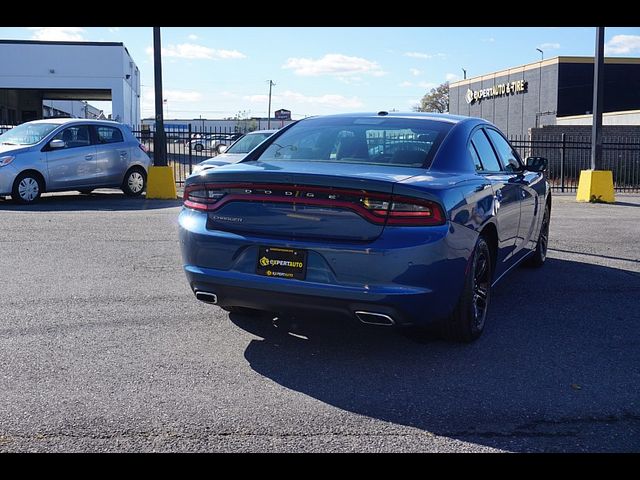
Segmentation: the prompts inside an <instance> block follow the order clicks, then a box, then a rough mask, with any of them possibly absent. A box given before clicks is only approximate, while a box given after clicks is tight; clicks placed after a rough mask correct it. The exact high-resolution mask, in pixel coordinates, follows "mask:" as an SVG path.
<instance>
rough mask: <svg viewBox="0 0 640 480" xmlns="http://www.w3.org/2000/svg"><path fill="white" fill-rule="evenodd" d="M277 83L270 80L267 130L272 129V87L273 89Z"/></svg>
mask: <svg viewBox="0 0 640 480" xmlns="http://www.w3.org/2000/svg"><path fill="white" fill-rule="evenodd" d="M274 85H275V83H273V80H269V112H268V113H267V129H270V128H271V87H273V86H274Z"/></svg>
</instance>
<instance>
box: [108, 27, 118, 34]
mask: <svg viewBox="0 0 640 480" xmlns="http://www.w3.org/2000/svg"><path fill="white" fill-rule="evenodd" d="M107 30H109V33H118V32H119V31H120V27H108V28H107Z"/></svg>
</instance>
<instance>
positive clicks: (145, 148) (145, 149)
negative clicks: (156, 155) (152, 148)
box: [138, 143, 149, 153]
mask: <svg viewBox="0 0 640 480" xmlns="http://www.w3.org/2000/svg"><path fill="white" fill-rule="evenodd" d="M138 146H139V147H140V150H142V151H143V152H144V153H149V149H148V148H147V147H145V146H144V145H143V144H141V143H139V144H138Z"/></svg>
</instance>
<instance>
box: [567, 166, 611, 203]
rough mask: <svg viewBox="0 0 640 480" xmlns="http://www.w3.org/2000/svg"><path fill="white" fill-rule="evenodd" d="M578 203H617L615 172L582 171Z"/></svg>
mask: <svg viewBox="0 0 640 480" xmlns="http://www.w3.org/2000/svg"><path fill="white" fill-rule="evenodd" d="M576 201H577V202H603V203H615V201H616V198H615V195H614V193H613V172H611V170H582V171H581V172H580V181H579V182H578V194H577V195H576Z"/></svg>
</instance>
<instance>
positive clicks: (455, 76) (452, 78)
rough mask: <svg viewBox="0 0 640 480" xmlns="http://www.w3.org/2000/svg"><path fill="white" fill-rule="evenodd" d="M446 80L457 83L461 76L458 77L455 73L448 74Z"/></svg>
mask: <svg viewBox="0 0 640 480" xmlns="http://www.w3.org/2000/svg"><path fill="white" fill-rule="evenodd" d="M444 78H445V79H446V80H447V82H455V81H456V80H460V75H456V74H455V73H447V74H446V75H445V76H444Z"/></svg>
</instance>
